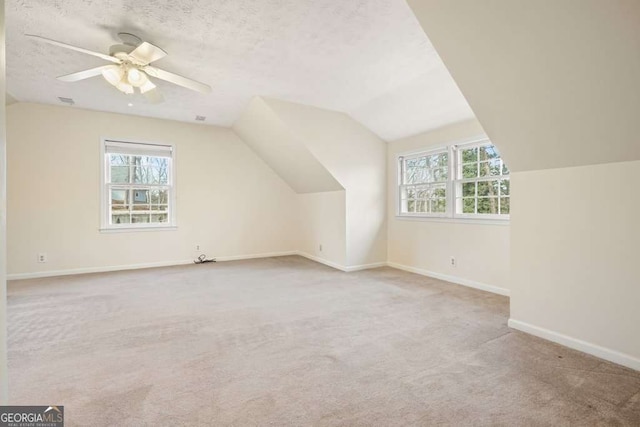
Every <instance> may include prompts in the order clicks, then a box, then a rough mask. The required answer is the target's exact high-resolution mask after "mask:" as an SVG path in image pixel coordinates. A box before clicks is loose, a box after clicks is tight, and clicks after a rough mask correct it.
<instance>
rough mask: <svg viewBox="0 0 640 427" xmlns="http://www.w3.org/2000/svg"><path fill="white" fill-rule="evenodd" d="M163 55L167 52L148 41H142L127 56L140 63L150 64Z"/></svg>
mask: <svg viewBox="0 0 640 427" xmlns="http://www.w3.org/2000/svg"><path fill="white" fill-rule="evenodd" d="M165 56H167V52H165V51H164V50H162V49H160V48H159V47H158V46H155V45H152V44H151V43H148V42H142V43H141V44H140V45H139V46H138V47H136V48H135V49H134V50H133V51H132V52H131V53H130V54H129V58H131V59H133V60H134V61H135V62H137V63H139V64H140V65H147V64H150V63H152V62H154V61H157V60H158V59H162V58H164V57H165Z"/></svg>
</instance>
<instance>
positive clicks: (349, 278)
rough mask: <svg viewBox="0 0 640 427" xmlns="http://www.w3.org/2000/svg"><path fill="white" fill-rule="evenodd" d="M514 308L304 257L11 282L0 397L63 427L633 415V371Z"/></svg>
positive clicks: (571, 420)
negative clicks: (514, 325)
mask: <svg viewBox="0 0 640 427" xmlns="http://www.w3.org/2000/svg"><path fill="white" fill-rule="evenodd" d="M508 312H509V310H508V299H507V298H505V297H501V296H497V295H493V294H490V293H485V292H481V291H476V290H473V289H469V288H465V287H462V286H457V285H453V284H450V283H445V282H441V281H438V280H435V279H429V278H425V277H422V276H417V275H413V274H410V273H405V272H402V271H398V270H394V269H390V268H381V269H376V270H369V271H362V272H356V273H342V272H339V271H336V270H332V269H330V268H328V267H325V266H322V265H319V264H316V263H314V262H311V261H308V260H306V259H303V258H300V257H281V258H268V259H261V260H250V261H236V262H224V263H217V264H206V265H198V266H196V265H192V266H181V267H171V268H158V269H149V270H137V271H128V272H116V273H105V274H91V275H81V276H70V277H60V278H53V279H51V278H49V279H38V280H28V281H20V282H12V283H10V285H9V313H8V315H9V329H10V330H9V351H10V354H9V357H10V365H9V370H10V388H11V402H10V403H11V404H24V405H35V404H38V405H49V404H59V405H64V406H65V416H66V422H67V424H66V425H68V426H74V425H87V426H89V425H91V426H100V425H105V426H115V425H118V426H120V425H128V426H142V425H153V426H161V425H166V426H181V425H203V426H204V425H236V426H253V425H274V426H289V425H294V426H300V425H317V426H324V425H343V426H396V425H429V426H430V425H437V424H440V425H455V426H460V425H507V426H513V425H635V426H637V425H640V372H635V371H632V370H629V369H625V368H622V367H619V366H616V365H614V364H611V363H608V362H604V361H602V360H599V359H596V358H594V357H591V356H588V355H585V354H582V353H579V352H576V351H573V350H570V349H567V348H564V347H561V346H558V345H555V344H552V343H549V342H546V341H544V340H541V339H538V338H535V337H532V336H528V335H526V334H523V333H520V332H517V331H513V330H510V329H508V328H507V326H506V322H507V317H508Z"/></svg>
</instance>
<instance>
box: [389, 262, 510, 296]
mask: <svg viewBox="0 0 640 427" xmlns="http://www.w3.org/2000/svg"><path fill="white" fill-rule="evenodd" d="M387 265H388V266H389V267H393V268H397V269H398V270H404V271H408V272H410V273H416V274H420V275H422V276H427V277H433V278H434V279H440V280H444V281H446V282H451V283H455V284H457V285H463V286H468V287H470V288H475V289H480V290H481V291H487V292H491V293H494V294H498V295H504V296H506V297H508V296H509V289H505V288H500V287H498V286H493V285H487V284H486V283H481V282H476V281H475V280H469V279H463V278H462V277H456V276H450V275H448V274H442V273H436V272H433V271H429V270H423V269H421V268H416V267H410V266H408V265H402V264H398V263H395V262H387Z"/></svg>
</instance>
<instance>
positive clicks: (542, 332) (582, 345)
mask: <svg viewBox="0 0 640 427" xmlns="http://www.w3.org/2000/svg"><path fill="white" fill-rule="evenodd" d="M508 325H509V327H510V328H513V329H517V330H519V331H522V332H526V333H528V334H531V335H535V336H537V337H540V338H544V339H546V340H549V341H553V342H555V343H557V344H561V345H563V346H565V347H569V348H572V349H574V350H578V351H581V352H583V353H587V354H590V355H592V356H596V357H599V358H600V359H604V360H608V361H609V362H613V363H617V364H619V365H622V366H626V367H628V368H631V369H635V370H636V371H640V359H638V358H637V357H634V356H631V355H629V354H625V353H620V352H619V351H615V350H612V349H610V348H606V347H602V346H599V345H597V344H593V343H590V342H586V341H582V340H580V339H577V338H573V337H570V336H568V335H564V334H561V333H559V332H554V331H551V330H549V329H545V328H541V327H539V326H534V325H531V324H529V323H527V322H522V321H520V320H515V319H509V322H508Z"/></svg>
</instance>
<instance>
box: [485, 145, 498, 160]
mask: <svg viewBox="0 0 640 427" xmlns="http://www.w3.org/2000/svg"><path fill="white" fill-rule="evenodd" d="M499 157H500V156H499V155H498V151H497V150H496V147H495V146H493V145H485V146H484V147H480V160H488V159H497V158H499Z"/></svg>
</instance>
